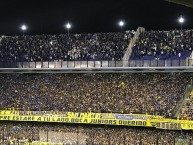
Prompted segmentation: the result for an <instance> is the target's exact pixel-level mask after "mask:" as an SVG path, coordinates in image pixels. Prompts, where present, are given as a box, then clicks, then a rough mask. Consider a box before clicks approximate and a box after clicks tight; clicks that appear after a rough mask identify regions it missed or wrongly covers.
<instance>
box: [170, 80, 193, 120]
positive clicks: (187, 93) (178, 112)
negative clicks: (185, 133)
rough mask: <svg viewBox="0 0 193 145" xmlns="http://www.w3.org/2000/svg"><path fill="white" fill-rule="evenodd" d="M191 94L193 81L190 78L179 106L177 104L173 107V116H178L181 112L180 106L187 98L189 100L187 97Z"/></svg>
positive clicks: (192, 92)
mask: <svg viewBox="0 0 193 145" xmlns="http://www.w3.org/2000/svg"><path fill="white" fill-rule="evenodd" d="M191 94H193V81H192V80H191V83H190V84H189V85H187V87H186V90H185V92H184V96H183V97H182V99H181V100H180V103H179V106H177V108H176V109H175V111H174V112H175V115H174V117H175V118H179V116H180V114H181V110H182V107H183V106H184V105H185V102H186V101H187V100H189V97H190V96H191Z"/></svg>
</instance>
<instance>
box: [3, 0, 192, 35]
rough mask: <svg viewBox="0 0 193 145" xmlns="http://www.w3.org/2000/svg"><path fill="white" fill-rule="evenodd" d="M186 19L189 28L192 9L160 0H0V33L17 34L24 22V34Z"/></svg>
mask: <svg viewBox="0 0 193 145" xmlns="http://www.w3.org/2000/svg"><path fill="white" fill-rule="evenodd" d="M181 14H182V15H183V16H184V17H185V19H186V22H185V24H184V28H186V29H191V28H193V9H191V8H188V7H185V6H182V5H177V4H173V3H169V2H165V1H163V0H68V1H67V0H1V1H0V35H21V34H22V33H21V31H20V28H19V27H20V25H21V24H27V25H28V27H29V29H28V31H27V34H30V35H34V34H60V33H66V29H65V27H64V24H65V23H67V22H68V21H69V22H71V23H72V25H73V27H72V29H71V33H88V32H114V31H120V28H119V27H118V25H117V23H118V21H119V20H121V19H122V20H124V21H125V22H126V26H125V27H124V30H136V28H137V27H138V26H143V27H145V28H146V29H147V30H151V29H152V30H163V29H164V30H168V29H180V25H179V23H178V22H177V19H178V17H179V16H180V15H181Z"/></svg>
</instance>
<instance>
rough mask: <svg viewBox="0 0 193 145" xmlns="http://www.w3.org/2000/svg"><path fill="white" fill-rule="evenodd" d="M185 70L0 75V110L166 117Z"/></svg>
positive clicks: (180, 88) (186, 78) (181, 89)
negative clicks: (180, 71)
mask: <svg viewBox="0 0 193 145" xmlns="http://www.w3.org/2000/svg"><path fill="white" fill-rule="evenodd" d="M191 77H192V76H191V74H187V73H150V74H145V73H130V74H1V75H0V80H1V82H0V109H1V110H6V109H9V108H18V109H20V110H25V111H26V110H29V111H71V112H95V113H97V112H117V113H143V114H155V115H163V116H171V115H172V114H171V113H172V112H173V111H174V109H175V108H176V107H177V106H178V101H179V100H180V99H182V98H183V95H184V93H185V88H186V85H188V84H189V82H190V80H191Z"/></svg>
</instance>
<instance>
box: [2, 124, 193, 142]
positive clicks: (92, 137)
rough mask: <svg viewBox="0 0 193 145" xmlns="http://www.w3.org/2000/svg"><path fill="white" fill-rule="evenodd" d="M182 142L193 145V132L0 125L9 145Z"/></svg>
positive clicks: (129, 128) (49, 125)
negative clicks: (16, 144)
mask: <svg viewBox="0 0 193 145" xmlns="http://www.w3.org/2000/svg"><path fill="white" fill-rule="evenodd" d="M178 138H180V139H181V140H182V139H183V140H184V142H186V143H187V142H189V144H190V142H191V141H192V139H193V134H192V132H184V131H169V130H168V131H167V130H156V129H148V128H137V127H125V128H122V127H110V126H89V125H87V126H80V125H67V124H66V125H63V124H32V123H1V124H0V141H1V143H5V145H9V144H8V143H9V142H10V141H12V142H16V141H17V142H18V141H20V142H24V141H28V142H32V141H41V142H52V143H53V142H54V143H64V144H65V145H72V144H82V145H174V144H177V140H176V139H178ZM20 144H21V143H20ZM189 144H184V145H189Z"/></svg>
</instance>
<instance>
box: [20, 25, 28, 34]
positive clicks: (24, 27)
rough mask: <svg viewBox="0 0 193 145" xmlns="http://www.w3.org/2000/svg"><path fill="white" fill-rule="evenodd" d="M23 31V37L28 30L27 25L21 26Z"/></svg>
mask: <svg viewBox="0 0 193 145" xmlns="http://www.w3.org/2000/svg"><path fill="white" fill-rule="evenodd" d="M20 28H21V30H22V32H23V35H24V32H25V31H26V30H27V26H26V25H21V27H20Z"/></svg>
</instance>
